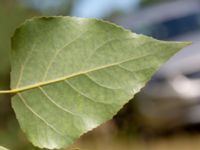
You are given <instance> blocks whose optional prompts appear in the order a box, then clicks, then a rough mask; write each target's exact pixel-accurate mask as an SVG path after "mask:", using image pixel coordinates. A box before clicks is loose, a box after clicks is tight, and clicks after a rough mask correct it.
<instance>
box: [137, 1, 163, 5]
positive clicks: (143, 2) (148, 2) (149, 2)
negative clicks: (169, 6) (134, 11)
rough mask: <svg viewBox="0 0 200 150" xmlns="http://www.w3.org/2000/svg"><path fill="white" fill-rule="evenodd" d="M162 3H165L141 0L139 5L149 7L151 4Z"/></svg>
mask: <svg viewBox="0 0 200 150" xmlns="http://www.w3.org/2000/svg"><path fill="white" fill-rule="evenodd" d="M162 1H166V0H142V1H141V5H142V6H146V5H151V4H154V3H158V2H162Z"/></svg>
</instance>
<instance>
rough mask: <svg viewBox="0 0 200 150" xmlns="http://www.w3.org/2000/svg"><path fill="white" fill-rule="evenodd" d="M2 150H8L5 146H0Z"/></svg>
mask: <svg viewBox="0 0 200 150" xmlns="http://www.w3.org/2000/svg"><path fill="white" fill-rule="evenodd" d="M0 150H8V149H6V148H5V147H2V146H0Z"/></svg>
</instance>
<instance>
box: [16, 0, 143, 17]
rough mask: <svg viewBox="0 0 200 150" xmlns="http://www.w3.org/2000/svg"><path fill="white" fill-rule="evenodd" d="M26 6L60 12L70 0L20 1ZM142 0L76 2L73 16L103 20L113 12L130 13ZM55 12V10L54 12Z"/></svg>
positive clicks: (78, 0) (80, 0)
mask: <svg viewBox="0 0 200 150" xmlns="http://www.w3.org/2000/svg"><path fill="white" fill-rule="evenodd" d="M19 1H21V2H23V3H24V4H25V5H27V6H29V7H32V8H35V9H37V10H38V11H40V12H45V11H46V10H48V8H51V9H55V10H59V7H60V6H62V5H63V4H64V3H65V2H66V1H68V0H19ZM139 1H140V0H74V2H75V5H74V8H73V11H72V16H79V17H88V18H103V17H106V16H109V15H110V14H111V13H112V12H113V10H122V11H125V12H130V11H132V10H134V8H136V7H137V6H138V4H139ZM52 11H53V10H52Z"/></svg>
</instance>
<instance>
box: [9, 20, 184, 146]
mask: <svg viewBox="0 0 200 150" xmlns="http://www.w3.org/2000/svg"><path fill="white" fill-rule="evenodd" d="M187 44H188V43H181V42H163V41H158V40H155V39H153V38H149V37H146V36H143V35H137V34H135V33H131V32H130V31H127V30H125V29H123V28H121V27H118V26H116V25H113V24H111V23H107V22H104V21H99V20H95V19H82V18H72V17H42V18H34V19H31V20H28V21H26V22H25V23H24V24H23V25H22V26H21V27H20V28H18V29H17V30H16V32H15V35H14V36H13V38H12V55H11V57H12V59H11V60H12V71H11V89H12V90H15V91H17V93H16V94H15V95H14V96H13V97H12V106H13V108H14V110H15V113H16V116H17V119H18V121H19V123H20V126H21V128H22V130H23V131H24V132H25V133H26V134H27V136H28V138H29V140H30V141H31V142H32V143H33V144H34V145H35V146H38V147H40V148H49V149H54V148H63V147H65V146H68V145H70V144H72V143H73V142H74V141H75V140H76V139H78V138H79V137H80V136H81V135H82V134H84V133H86V132H88V131H89V130H92V129H93V128H95V127H97V126H99V125H100V124H102V123H104V122H106V121H107V120H109V119H111V118H112V117H113V116H114V115H115V114H116V113H117V112H118V111H119V110H120V109H121V108H122V107H123V105H124V104H126V103H127V102H128V101H129V100H130V99H131V98H132V97H133V96H134V95H135V94H136V93H137V92H138V91H139V90H140V89H141V88H142V87H144V85H145V83H146V82H147V81H148V80H149V79H150V78H151V76H152V75H153V74H154V73H155V72H156V70H157V69H158V68H159V67H160V66H161V64H163V63H164V62H166V61H167V60H168V59H169V58H170V57H171V56H172V55H174V54H175V53H176V52H177V51H179V50H180V49H181V48H183V47H185V46H186V45H187Z"/></svg>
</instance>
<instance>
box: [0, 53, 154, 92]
mask: <svg viewBox="0 0 200 150" xmlns="http://www.w3.org/2000/svg"><path fill="white" fill-rule="evenodd" d="M150 55H154V53H150V54H146V55H144V56H140V57H134V58H133V57H132V58H129V59H126V60H123V61H121V62H116V63H112V64H108V65H104V66H100V67H96V68H93V69H89V70H86V71H82V72H78V73H73V74H71V75H68V76H65V77H61V78H57V79H54V80H49V81H44V82H39V83H37V84H33V85H29V86H25V87H21V88H16V89H12V90H6V91H0V94H9V93H10V94H12V93H18V92H22V91H26V90H31V89H34V88H38V87H42V86H45V85H48V84H53V83H56V82H61V81H64V80H67V79H70V78H74V77H77V76H80V75H83V74H87V73H91V72H94V71H98V70H101V69H106V68H109V67H113V66H116V65H119V64H122V63H125V62H128V61H132V60H135V59H140V58H143V57H147V56H150Z"/></svg>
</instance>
